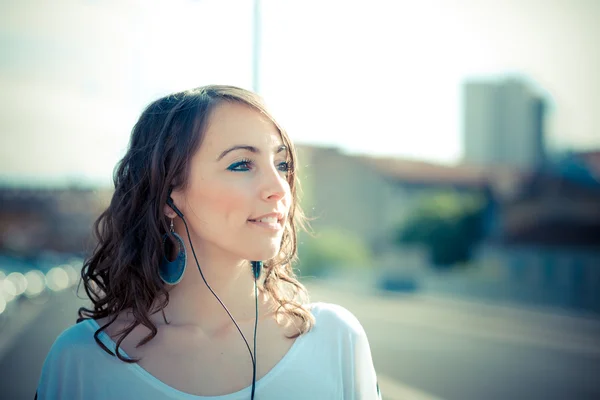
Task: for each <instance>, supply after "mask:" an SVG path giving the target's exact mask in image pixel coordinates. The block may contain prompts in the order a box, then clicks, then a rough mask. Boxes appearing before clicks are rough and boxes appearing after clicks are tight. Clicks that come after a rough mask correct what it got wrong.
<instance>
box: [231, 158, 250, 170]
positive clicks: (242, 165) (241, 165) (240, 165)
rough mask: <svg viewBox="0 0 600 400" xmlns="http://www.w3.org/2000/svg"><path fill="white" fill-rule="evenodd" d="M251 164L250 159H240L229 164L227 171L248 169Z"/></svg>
mask: <svg viewBox="0 0 600 400" xmlns="http://www.w3.org/2000/svg"><path fill="white" fill-rule="evenodd" d="M251 166H252V161H250V160H242V161H238V162H235V163H233V164H231V165H230V166H229V167H227V169H228V170H229V171H236V172H241V171H249V170H250V168H251Z"/></svg>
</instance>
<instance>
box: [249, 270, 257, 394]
mask: <svg viewBox="0 0 600 400" xmlns="http://www.w3.org/2000/svg"><path fill="white" fill-rule="evenodd" d="M254 302H255V306H256V307H255V309H256V315H255V317H254V358H253V360H252V361H253V363H254V364H253V365H254V368H252V394H251V395H250V399H252V400H254V388H255V386H256V328H257V326H258V285H257V283H256V274H254Z"/></svg>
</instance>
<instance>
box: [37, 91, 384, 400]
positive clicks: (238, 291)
mask: <svg viewBox="0 0 600 400" xmlns="http://www.w3.org/2000/svg"><path fill="white" fill-rule="evenodd" d="M295 159H296V155H295V151H294V146H293V144H292V143H291V141H290V139H289V137H288V136H287V134H286V133H285V131H284V130H283V129H282V128H281V127H280V126H279V125H278V124H277V122H276V121H275V119H274V118H273V117H272V116H271V115H270V114H269V113H268V111H267V110H266V108H265V106H264V105H263V103H262V101H261V100H260V98H259V97H258V96H256V95H255V94H253V93H251V92H248V91H246V90H243V89H240V88H236V87H230V86H207V87H201V88H198V89H194V90H190V91H186V92H182V93H176V94H172V95H169V96H167V97H164V98H162V99H159V100H157V101H155V102H154V103H152V104H150V105H149V106H148V107H147V108H146V110H145V111H144V112H143V113H142V115H141V117H140V119H139V121H138V122H137V123H136V125H135V127H134V129H133V132H132V136H131V141H130V144H129V148H128V151H127V153H126V154H125V157H124V158H123V160H121V162H120V164H119V165H118V168H117V170H116V173H115V192H114V195H113V198H112V201H111V203H110V206H109V207H108V209H107V210H106V211H105V212H104V213H103V214H102V215H101V216H100V218H99V219H98V221H97V222H96V235H97V237H98V245H97V247H96V249H95V251H94V253H93V255H92V256H91V258H90V259H88V260H87V261H86V263H85V265H84V268H83V270H82V279H83V284H84V287H85V290H86V292H87V294H88V296H89V297H90V299H91V301H92V303H93V307H91V309H86V308H82V309H80V310H79V319H78V323H77V324H76V325H74V326H72V327H70V328H69V329H67V330H66V331H65V332H63V333H62V334H61V335H60V336H59V337H58V339H57V340H56V342H55V343H54V345H53V346H52V349H51V350H50V353H49V354H48V356H47V358H46V361H45V363H44V367H43V370H42V374H41V377H40V382H39V385H38V392H37V393H38V398H39V399H69V400H72V399H201V398H210V399H222V400H234V399H252V398H256V399H261V400H262V399H377V398H379V394H378V388H377V382H376V377H375V371H374V368H373V363H372V360H371V353H370V349H369V344H368V341H367V338H366V335H365V333H364V330H363V329H362V327H361V325H360V323H359V322H358V321H357V320H356V318H355V317H354V316H353V315H352V314H351V313H350V312H348V311H347V310H345V309H344V308H342V307H340V306H336V305H331V304H324V303H316V304H308V303H306V297H305V296H306V291H305V288H304V287H303V286H302V284H300V282H299V281H298V280H297V279H296V277H295V275H294V273H293V271H292V265H291V264H292V262H293V261H294V259H295V256H296V227H297V226H299V225H302V221H303V219H302V212H301V210H300V208H299V205H298V200H297V195H296V180H297V177H296V173H295ZM249 341H251V342H252V349H251V346H250V343H249Z"/></svg>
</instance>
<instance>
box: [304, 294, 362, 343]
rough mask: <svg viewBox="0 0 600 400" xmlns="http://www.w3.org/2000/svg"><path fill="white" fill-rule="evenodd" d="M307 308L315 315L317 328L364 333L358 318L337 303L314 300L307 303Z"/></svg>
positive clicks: (356, 333) (357, 333) (355, 333)
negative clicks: (314, 301)
mask: <svg viewBox="0 0 600 400" xmlns="http://www.w3.org/2000/svg"><path fill="white" fill-rule="evenodd" d="M308 308H309V309H310V311H311V313H312V314H313V316H314V317H315V328H317V329H323V330H327V331H329V332H333V331H336V332H341V331H343V332H347V333H352V334H354V335H364V332H365V331H364V329H363V327H362V325H361V323H360V321H359V320H358V318H356V316H355V315H354V314H353V313H352V312H351V311H350V310H348V309H347V308H345V307H343V306H341V305H339V304H333V303H324V302H316V303H311V304H309V305H308ZM319 327H321V328H319Z"/></svg>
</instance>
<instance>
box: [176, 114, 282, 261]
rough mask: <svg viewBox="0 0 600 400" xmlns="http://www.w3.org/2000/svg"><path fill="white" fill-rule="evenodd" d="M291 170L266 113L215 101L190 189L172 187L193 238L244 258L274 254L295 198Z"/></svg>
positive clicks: (192, 170) (193, 166)
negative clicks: (289, 176)
mask: <svg viewBox="0 0 600 400" xmlns="http://www.w3.org/2000/svg"><path fill="white" fill-rule="evenodd" d="M287 170H288V162H287V154H286V148H285V146H284V145H283V142H282V140H281V135H280V134H279V131H278V130H277V128H276V127H275V125H274V124H273V123H272V122H271V121H270V120H269V119H268V118H267V117H265V116H263V115H262V114H261V113H259V112H258V111H256V110H255V109H253V108H251V107H250V106H247V105H244V104H238V103H233V102H223V103H221V104H219V105H217V106H216V107H215V108H214V109H213V111H212V112H211V115H210V116H209V119H208V124H207V127H206V132H205V135H204V139H203V142H202V144H201V145H200V147H199V149H198V151H197V152H196V154H195V155H194V156H193V157H192V160H191V168H190V175H189V178H188V185H187V188H186V189H184V190H182V191H179V192H173V198H174V200H175V203H176V205H177V206H178V207H179V208H180V210H181V211H182V212H183V214H184V216H185V218H186V222H187V223H188V226H189V228H190V230H191V231H193V232H194V233H193V234H195V237H196V238H195V241H194V243H199V244H200V246H201V250H203V251H209V252H215V251H216V252H217V254H218V253H219V252H220V253H223V252H225V253H229V254H231V255H234V256H236V257H239V258H241V259H245V260H251V261H259V260H262V261H266V260H268V259H270V258H272V257H274V256H275V255H276V254H277V253H278V252H279V248H280V244H281V237H282V234H283V231H284V226H285V223H286V220H287V216H288V213H289V210H290V206H291V203H292V197H291V193H290V186H289V184H288V181H287V175H288V171H287ZM198 250H200V249H197V251H198Z"/></svg>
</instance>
